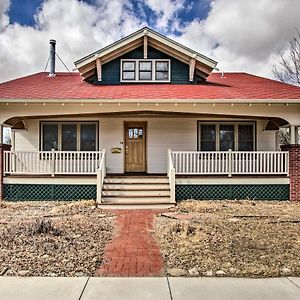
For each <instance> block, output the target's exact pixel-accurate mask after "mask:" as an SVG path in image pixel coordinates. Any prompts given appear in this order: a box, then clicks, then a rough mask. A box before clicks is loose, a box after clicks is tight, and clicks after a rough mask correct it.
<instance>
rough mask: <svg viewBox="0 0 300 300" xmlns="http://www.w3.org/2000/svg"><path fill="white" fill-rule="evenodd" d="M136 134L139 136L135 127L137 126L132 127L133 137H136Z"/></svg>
mask: <svg viewBox="0 0 300 300" xmlns="http://www.w3.org/2000/svg"><path fill="white" fill-rule="evenodd" d="M138 136H139V135H138V129H137V128H134V129H133V138H134V139H137V138H138Z"/></svg>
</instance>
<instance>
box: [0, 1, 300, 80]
mask: <svg viewBox="0 0 300 300" xmlns="http://www.w3.org/2000/svg"><path fill="white" fill-rule="evenodd" d="M139 1H140V2H139V3H142V2H143V3H144V4H145V5H148V7H150V8H151V9H152V10H153V11H154V12H155V13H156V14H157V16H158V18H157V23H156V24H155V27H156V28H157V29H159V30H162V31H163V32H165V31H168V30H170V31H173V30H174V28H175V29H176V30H177V31H179V32H182V35H181V36H180V37H178V36H177V37H174V36H173V38H174V39H176V40H178V41H180V42H182V43H183V44H185V45H187V46H189V47H191V48H193V49H195V50H197V51H198V52H200V53H203V54H205V55H207V56H209V57H211V58H213V59H215V60H217V61H218V62H219V65H218V66H219V67H220V69H221V70H222V71H246V72H252V73H255V74H259V75H264V76H271V65H272V64H273V59H274V54H275V53H276V51H277V49H279V48H282V49H285V48H286V46H287V45H288V41H289V40H290V38H291V37H292V36H293V35H294V34H295V28H296V27H298V28H300V18H299V15H300V5H296V4H297V2H299V0H260V1H253V0H243V1H236V0H213V1H211V10H210V12H209V15H208V17H207V18H206V19H205V20H197V19H196V20H194V21H193V22H191V23H189V24H187V25H186V26H185V27H183V26H182V25H181V23H180V22H179V19H178V12H179V11H180V10H181V9H182V8H183V5H184V0H139ZM142 7H143V6H142V5H140V6H139V8H138V10H139V11H134V9H133V7H132V6H131V2H130V1H129V0H95V1H94V4H93V5H91V4H87V3H85V2H82V1H79V0H44V2H43V5H42V6H41V8H40V9H39V11H38V12H37V14H36V16H35V19H36V26H35V27H29V26H21V25H19V24H9V22H8V21H9V20H8V17H7V11H8V8H9V0H0V82H1V81H4V80H8V79H12V78H16V77H19V76H22V75H27V74H29V73H33V72H38V71H42V70H43V68H44V66H45V64H46V61H47V58H48V55H49V49H48V48H49V44H48V43H49V42H48V41H49V39H50V38H54V39H56V40H57V51H58V54H59V55H60V57H62V58H63V60H64V61H65V62H66V64H67V66H68V67H70V68H73V67H74V64H73V62H74V61H75V60H76V59H79V58H80V57H82V56H85V55H87V54H89V53H90V52H92V51H95V50H98V49H99V48H101V47H103V46H105V45H107V44H109V43H111V42H113V41H115V40H117V39H119V38H121V37H122V36H124V35H127V34H129V33H131V32H133V31H135V30H137V29H139V28H141V27H142V26H144V25H145V24H143V22H142V21H141V20H142V19H144V18H143V16H142V13H141V12H140V10H141V9H142ZM57 67H58V70H60V71H62V70H64V68H63V66H62V65H60V64H59V63H58V66H57Z"/></svg>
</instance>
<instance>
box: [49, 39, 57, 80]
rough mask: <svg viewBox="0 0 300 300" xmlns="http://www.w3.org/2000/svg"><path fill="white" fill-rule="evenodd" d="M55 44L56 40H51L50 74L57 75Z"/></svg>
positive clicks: (51, 75)
mask: <svg viewBox="0 0 300 300" xmlns="http://www.w3.org/2000/svg"><path fill="white" fill-rule="evenodd" d="M55 45H56V40H50V73H49V76H50V77H53V76H55V75H56V74H55Z"/></svg>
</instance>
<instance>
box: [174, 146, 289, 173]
mask: <svg viewBox="0 0 300 300" xmlns="http://www.w3.org/2000/svg"><path fill="white" fill-rule="evenodd" d="M288 155H289V154H288V151H231V150H229V151H215V152H202V151H172V160H173V165H174V168H175V170H176V174H182V175H189V174H194V175H228V176H229V177H230V176H232V175H235V174H239V175H288V174H289V156H288Z"/></svg>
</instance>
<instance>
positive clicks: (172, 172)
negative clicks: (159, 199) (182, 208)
mask: <svg viewBox="0 0 300 300" xmlns="http://www.w3.org/2000/svg"><path fill="white" fill-rule="evenodd" d="M167 175H168V178H169V184H170V194H171V197H170V201H171V202H173V203H175V202H176V200H175V168H174V166H173V159H172V150H171V149H169V150H168V170H167Z"/></svg>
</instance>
